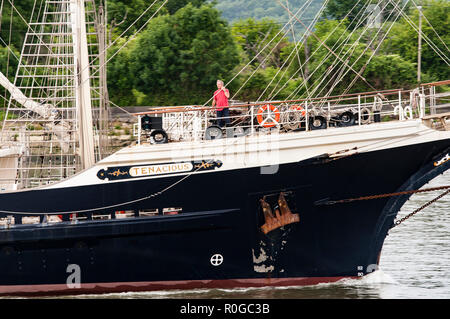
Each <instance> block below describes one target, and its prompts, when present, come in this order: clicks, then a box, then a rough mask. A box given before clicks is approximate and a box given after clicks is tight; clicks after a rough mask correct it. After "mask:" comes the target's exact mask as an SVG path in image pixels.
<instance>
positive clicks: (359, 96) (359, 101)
mask: <svg viewBox="0 0 450 319" xmlns="http://www.w3.org/2000/svg"><path fill="white" fill-rule="evenodd" d="M358 125H361V95H358Z"/></svg>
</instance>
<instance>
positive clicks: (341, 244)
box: [0, 140, 450, 294]
mask: <svg viewBox="0 0 450 319" xmlns="http://www.w3.org/2000/svg"><path fill="white" fill-rule="evenodd" d="M449 148H450V141H449V140H443V141H438V142H431V143H424V144H417V145H410V146H405V147H400V148H393V149H387V150H383V151H376V152H367V153H361V154H355V155H352V156H347V157H342V158H338V159H330V158H327V157H326V156H323V157H318V158H315V159H310V160H308V161H302V162H298V163H290V164H285V165H280V166H279V167H278V171H277V173H276V174H260V168H248V169H241V170H235V171H223V172H221V171H220V170H217V171H214V172H209V173H204V174H193V175H192V176H190V177H189V178H187V179H185V180H183V181H182V182H181V183H179V184H177V185H176V186H174V187H173V188H170V189H169V190H167V191H165V192H164V193H163V194H160V195H155V196H149V195H151V194H156V193H158V192H160V191H161V190H162V189H164V188H165V187H167V186H169V185H171V184H173V183H174V182H176V181H178V180H179V179H180V177H175V176H172V177H170V176H168V177H164V178H158V179H148V180H143V179H141V180H139V179H136V180H130V181H122V182H117V183H108V184H104V185H96V186H83V187H71V188H61V189H48V190H31V191H23V192H17V193H10V194H0V209H1V210H2V211H13V212H22V213H28V215H31V212H42V213H56V212H70V211H78V210H84V209H86V210H89V209H91V208H94V207H105V206H110V205H115V204H117V203H121V202H129V201H132V200H134V199H138V198H146V199H144V200H139V201H135V202H132V203H129V204H127V205H123V206H120V207H114V209H102V210H97V211H90V212H87V213H86V214H84V215H86V216H87V217H88V220H84V221H79V222H78V223H72V222H70V221H65V222H61V223H55V224H39V225H17V224H16V225H12V226H11V227H10V228H9V229H1V230H0V269H1V271H0V294H28V293H29V294H34V293H39V294H52V293H71V294H73V293H85V292H111V291H129V290H151V289H168V288H191V287H236V286H261V285H289V284H302V283H314V282H320V281H332V280H336V279H339V278H342V277H356V276H361V275H365V274H367V273H368V272H371V271H372V270H373V269H374V265H377V264H378V262H379V255H380V253H381V249H382V245H383V242H384V239H385V237H386V235H387V232H388V230H389V229H390V227H391V226H392V224H393V221H394V219H395V217H396V215H397V212H398V211H399V209H400V208H401V206H402V205H403V204H404V202H405V201H406V200H407V199H408V198H409V196H410V195H404V196H396V197H387V198H380V199H376V200H366V201H354V202H350V203H344V204H334V205H320V203H321V202H323V201H324V200H327V199H330V200H338V199H346V198H355V197H359V196H365V195H374V194H384V193H392V192H397V191H403V190H412V189H418V188H420V187H421V186H422V185H424V184H425V183H427V182H428V181H430V180H431V179H433V178H434V177H436V176H437V175H439V174H441V173H443V172H444V171H445V170H447V169H448V167H449V163H450V161H447V162H443V163H441V164H440V165H438V166H435V163H436V162H437V161H439V160H440V159H441V158H443V157H444V156H445V155H446V154H447V153H448V152H449ZM425 154H426V155H425ZM281 192H283V193H284V194H286V199H287V202H288V205H289V208H290V210H291V211H292V213H295V214H298V216H299V218H300V220H299V222H295V223H292V224H288V225H285V226H283V227H281V228H277V229H275V230H273V231H271V232H269V233H267V234H264V232H262V231H261V226H262V225H263V224H264V223H265V218H264V214H263V212H262V210H261V207H260V199H261V198H263V197H264V196H266V197H265V198H266V200H267V202H268V203H270V204H271V205H272V206H274V205H276V200H277V198H278V196H279V194H280V193H281ZM164 207H182V208H183V211H182V213H180V214H178V215H160V216H154V217H142V216H140V217H135V218H126V219H109V220H89V218H90V217H91V214H92V213H95V214H97V213H105V214H110V213H111V212H112V211H121V210H133V211H139V210H143V209H153V208H158V209H159V210H160V211H161V210H162V208H164ZM5 215H12V214H5ZM80 215H83V214H79V216H80ZM20 216H22V215H15V217H20ZM65 216H69V215H65ZM18 219H19V218H18ZM214 256H219V257H220V258H221V260H220V261H219V262H217V260H214V258H213V257H214ZM70 265H76V267H78V268H77V270H78V272H76V271H72V269H73V268H71V267H70ZM74 274H77V275H79V276H78V277H76V278H78V279H79V281H77V280H75V281H73V279H74V278H75V277H74V276H71V275H74ZM74 283H75V286H73V285H72V284H74ZM78 283H79V284H80V285H79V286H77V285H76V284H78Z"/></svg>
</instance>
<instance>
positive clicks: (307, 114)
mask: <svg viewBox="0 0 450 319" xmlns="http://www.w3.org/2000/svg"><path fill="white" fill-rule="evenodd" d="M305 112H306V113H305V131H308V129H309V125H308V124H309V119H308V118H309V113H308V101H305Z"/></svg>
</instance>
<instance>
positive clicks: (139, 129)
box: [137, 115, 141, 145]
mask: <svg viewBox="0 0 450 319" xmlns="http://www.w3.org/2000/svg"><path fill="white" fill-rule="evenodd" d="M137 135H138V145H141V116H140V115H138V134H137Z"/></svg>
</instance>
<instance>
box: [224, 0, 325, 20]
mask: <svg viewBox="0 0 450 319" xmlns="http://www.w3.org/2000/svg"><path fill="white" fill-rule="evenodd" d="M323 1H324V0H313V1H312V2H311V4H310V5H309V6H305V8H306V10H305V12H304V14H303V18H304V19H305V20H310V19H312V18H313V17H314V15H315V14H316V13H317V11H318V10H319V9H320V7H321V6H322V3H323ZM216 2H217V5H216V8H217V9H218V10H220V11H221V12H222V16H223V17H224V18H225V19H227V20H228V21H230V22H234V21H236V20H239V19H246V18H253V19H262V18H272V19H275V20H277V21H280V22H286V21H288V19H289V17H288V13H287V12H286V10H284V9H283V8H282V7H281V6H280V5H279V4H278V2H277V1H275V0H216ZM281 2H282V3H286V2H287V3H288V6H289V8H291V9H297V8H300V7H301V6H302V5H304V4H305V3H306V1H305V0H289V1H286V0H281ZM302 20H303V19H302Z"/></svg>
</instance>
